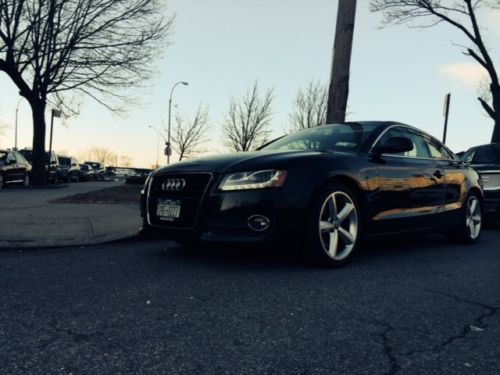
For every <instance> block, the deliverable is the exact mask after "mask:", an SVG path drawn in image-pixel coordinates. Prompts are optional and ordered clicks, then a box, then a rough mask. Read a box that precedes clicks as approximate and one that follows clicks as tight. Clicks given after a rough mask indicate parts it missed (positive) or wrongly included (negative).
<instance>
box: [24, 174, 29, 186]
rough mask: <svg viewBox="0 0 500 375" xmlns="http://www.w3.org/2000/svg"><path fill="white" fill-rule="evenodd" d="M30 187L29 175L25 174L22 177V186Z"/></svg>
mask: <svg viewBox="0 0 500 375" xmlns="http://www.w3.org/2000/svg"><path fill="white" fill-rule="evenodd" d="M29 185H30V175H29V174H28V173H26V174H25V175H24V186H29Z"/></svg>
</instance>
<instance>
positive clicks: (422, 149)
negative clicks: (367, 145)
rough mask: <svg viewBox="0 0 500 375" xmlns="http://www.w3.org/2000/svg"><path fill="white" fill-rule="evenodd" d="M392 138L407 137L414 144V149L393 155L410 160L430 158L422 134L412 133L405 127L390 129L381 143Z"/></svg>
mask: <svg viewBox="0 0 500 375" xmlns="http://www.w3.org/2000/svg"><path fill="white" fill-rule="evenodd" d="M392 137H405V138H408V139H409V140H410V141H411V142H412V143H413V149H412V150H410V151H407V152H403V153H400V154H393V155H397V156H405V157H409V158H428V157H429V152H428V150H427V146H426V144H425V140H424V139H423V138H422V136H421V135H420V134H418V133H417V132H414V131H412V130H411V129H407V128H403V127H395V128H391V129H389V130H388V131H387V132H385V134H384V135H383V136H382V138H381V139H380V141H379V142H382V143H383V142H385V141H386V140H387V139H389V138H392Z"/></svg>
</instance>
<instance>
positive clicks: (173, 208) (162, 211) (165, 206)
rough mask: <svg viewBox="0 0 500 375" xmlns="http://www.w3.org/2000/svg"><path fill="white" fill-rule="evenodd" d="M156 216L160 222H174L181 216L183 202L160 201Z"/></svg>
mask: <svg viewBox="0 0 500 375" xmlns="http://www.w3.org/2000/svg"><path fill="white" fill-rule="evenodd" d="M156 216H158V218H159V219H160V220H167V221H173V220H175V219H178V218H179V217H180V216H181V201H179V200H175V201H174V200H170V199H166V200H159V201H158V206H157V208H156Z"/></svg>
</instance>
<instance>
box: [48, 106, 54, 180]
mask: <svg viewBox="0 0 500 375" xmlns="http://www.w3.org/2000/svg"><path fill="white" fill-rule="evenodd" d="M53 130H54V110H52V111H50V138H49V139H50V140H49V157H48V159H49V160H48V163H49V165H48V169H47V173H49V174H50V162H51V159H52V133H53Z"/></svg>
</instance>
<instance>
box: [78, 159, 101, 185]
mask: <svg viewBox="0 0 500 375" xmlns="http://www.w3.org/2000/svg"><path fill="white" fill-rule="evenodd" d="M83 164H87V165H90V166H91V167H92V169H93V170H94V172H95V177H96V180H101V181H104V177H105V176H106V168H105V167H104V165H103V164H102V163H98V162H95V161H86V162H84V163H83Z"/></svg>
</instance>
